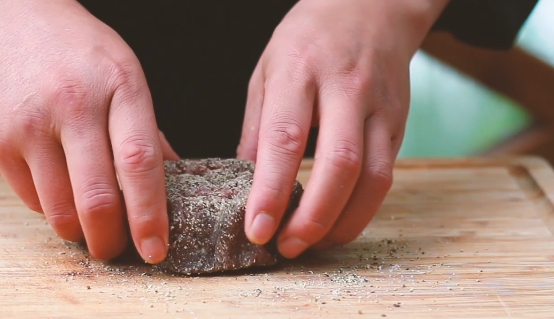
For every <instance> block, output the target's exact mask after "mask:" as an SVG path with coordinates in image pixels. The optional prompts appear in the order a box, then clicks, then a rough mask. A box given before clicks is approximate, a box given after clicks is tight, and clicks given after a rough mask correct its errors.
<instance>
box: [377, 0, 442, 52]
mask: <svg viewBox="0 0 554 319" xmlns="http://www.w3.org/2000/svg"><path fill="white" fill-rule="evenodd" d="M448 2H449V0H383V1H377V2H372V4H373V5H375V6H376V7H375V8H374V9H373V10H372V11H373V12H374V13H375V15H374V17H372V18H373V19H380V20H381V22H382V25H384V26H385V27H386V28H388V29H389V31H392V33H390V32H387V34H394V35H395V36H396V38H393V39H389V41H390V42H389V43H391V46H393V47H395V48H396V49H397V50H401V51H402V52H405V53H406V54H407V55H408V56H410V57H411V56H412V55H413V54H414V53H415V52H416V50H417V49H418V48H419V46H420V45H421V43H422V42H423V40H424V39H425V37H426V35H427V33H428V32H429V31H430V30H431V28H432V26H433V24H434V23H435V21H437V19H438V18H439V17H440V15H441V13H442V11H443V10H444V8H445V7H446V5H447V4H448ZM397 37H400V38H397Z"/></svg>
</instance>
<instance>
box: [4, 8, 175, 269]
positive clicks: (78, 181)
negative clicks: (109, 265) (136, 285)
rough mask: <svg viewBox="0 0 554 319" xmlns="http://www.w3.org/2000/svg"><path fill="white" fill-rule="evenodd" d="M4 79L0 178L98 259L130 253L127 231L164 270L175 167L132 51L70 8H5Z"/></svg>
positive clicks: (82, 11) (142, 251) (104, 28)
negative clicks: (168, 194)
mask: <svg viewBox="0 0 554 319" xmlns="http://www.w3.org/2000/svg"><path fill="white" fill-rule="evenodd" d="M0 70H2V76H1V77H0V97H1V98H0V154H1V156H0V172H1V173H2V175H3V176H4V178H5V179H6V180H7V181H8V182H9V183H10V185H11V187H12V188H13V190H14V191H15V192H16V193H17V195H19V197H20V198H21V199H22V200H23V201H24V202H25V204H27V206H28V207H29V208H31V209H33V210H35V211H38V212H43V213H44V214H45V216H46V219H47V220H48V222H49V223H50V225H51V226H52V228H53V229H54V230H55V231H56V232H57V234H58V235H59V236H60V237H62V238H64V239H67V240H71V241H81V240H83V239H85V240H86V242H87V246H88V249H89V251H90V253H91V255H92V256H94V257H96V258H101V259H110V258H113V257H115V256H117V255H119V254H120V253H121V252H122V251H123V250H124V249H125V247H126V245H127V241H128V235H127V232H126V223H128V224H129V227H130V231H131V234H132V238H133V240H134V244H135V245H136V247H137V249H138V251H139V253H140V254H141V256H142V258H143V259H144V260H146V261H148V262H152V263H156V262H159V261H161V260H163V258H164V257H165V254H166V247H167V240H168V239H167V237H168V221H167V214H166V202H165V187H164V173H163V161H162V158H163V156H164V155H165V157H166V158H167V159H176V158H178V157H177V155H176V154H175V153H174V152H173V151H172V150H171V147H170V146H169V144H168V143H167V142H166V141H165V139H164V138H163V136H162V135H161V134H159V132H158V129H157V126H156V122H155V117H154V111H153V107H152V101H151V97H150V93H149V90H148V87H147V84H146V80H145V78H144V74H143V72H142V69H141V66H140V64H139V62H138V60H137V58H136V56H135V55H134V53H133V52H132V50H131V49H130V48H129V47H128V46H127V44H125V42H124V41H123V40H122V39H121V38H120V37H119V36H118V35H117V34H116V33H115V32H114V31H113V30H112V29H110V28H109V27H108V26H106V25H105V24H103V23H102V22H100V21H99V20H98V19H96V18H95V17H93V16H92V15H91V14H90V13H89V12H87V11H86V10H85V9H84V8H83V7H82V6H81V5H79V4H78V3H77V2H76V1H74V0H49V1H42V0H0ZM116 174H117V175H116ZM116 176H118V177H119V180H120V183H121V191H122V193H123V195H124V200H123V197H122V196H121V192H120V188H119V186H118V182H117V179H116ZM124 208H125V209H124Z"/></svg>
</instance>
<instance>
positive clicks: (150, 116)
mask: <svg viewBox="0 0 554 319" xmlns="http://www.w3.org/2000/svg"><path fill="white" fill-rule="evenodd" d="M133 83H139V84H137V85H131V84H128V83H125V84H124V85H121V86H120V87H119V89H118V90H117V91H116V92H115V94H114V97H113V99H112V105H111V110H110V117H109V131H110V137H111V142H112V149H113V153H114V161H115V166H116V172H117V174H118V176H119V180H120V183H121V189H122V191H123V195H124V198H125V206H126V209H127V216H128V219H129V228H130V229H131V235H132V237H133V241H134V244H135V246H136V247H137V250H138V251H139V253H140V255H141V257H142V258H143V259H144V260H145V261H147V262H149V263H158V262H160V261H162V260H163V259H164V258H165V256H166V253H167V243H168V221H167V210H166V197H165V183H164V167H163V157H162V150H161V146H160V138H159V135H158V128H157V127H156V120H155V118H154V110H153V107H152V101H151V98H150V94H149V91H148V87H147V85H146V80H144V77H143V75H142V74H141V75H140V76H137V79H133Z"/></svg>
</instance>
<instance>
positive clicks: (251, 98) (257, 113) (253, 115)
mask: <svg viewBox="0 0 554 319" xmlns="http://www.w3.org/2000/svg"><path fill="white" fill-rule="evenodd" d="M263 102H264V79H263V76H262V71H261V67H260V64H259V63H258V65H257V66H256V68H255V69H254V72H253V73H252V77H251V78H250V83H249V84H248V95H247V99H246V109H245V111H244V120H243V123H242V133H241V137H240V143H239V146H238V147H237V158H241V159H246V160H251V161H254V160H256V152H257V150H258V133H259V130H260V118H261V114H262V104H263Z"/></svg>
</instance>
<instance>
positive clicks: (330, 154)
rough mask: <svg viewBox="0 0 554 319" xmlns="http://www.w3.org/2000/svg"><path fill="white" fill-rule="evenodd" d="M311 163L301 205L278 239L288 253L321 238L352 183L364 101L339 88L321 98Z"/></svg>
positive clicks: (295, 252)
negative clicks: (312, 161) (360, 102)
mask: <svg viewBox="0 0 554 319" xmlns="http://www.w3.org/2000/svg"><path fill="white" fill-rule="evenodd" d="M319 108H320V112H321V118H320V130H319V137H318V141H317V146H316V154H315V162H314V167H313V170H312V174H311V177H310V180H309V182H308V185H307V186H306V191H305V193H304V195H303V196H302V199H301V202H300V205H299V208H298V209H297V211H296V212H295V214H294V215H293V216H292V217H291V219H290V220H289V221H288V223H287V224H286V225H285V227H284V228H283V230H282V231H281V233H280V234H279V238H278V248H279V251H280V253H281V254H282V255H283V256H285V257H288V258H294V257H296V256H298V255H299V254H300V253H301V252H302V251H304V250H305V249H307V248H308V247H309V246H311V245H312V244H314V243H316V242H317V241H319V240H320V239H321V238H323V236H325V234H326V233H327V232H328V231H329V230H330V229H331V227H332V226H333V224H334V222H335V220H336V219H337V218H338V216H339V215H340V213H341V211H342V209H343V208H344V205H346V203H347V202H348V198H349V197H350V194H351V193H352V190H353V189H354V186H355V185H356V181H357V179H358V174H359V172H360V168H361V161H362V153H363V149H362V147H363V146H362V143H363V130H364V128H363V126H364V124H363V122H364V120H363V119H364V115H365V114H364V113H365V111H364V110H363V107H362V105H360V104H359V103H357V102H355V101H349V99H345V98H344V94H343V93H338V92H337V94H333V95H332V96H329V97H322V98H321V101H320V107H319Z"/></svg>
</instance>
